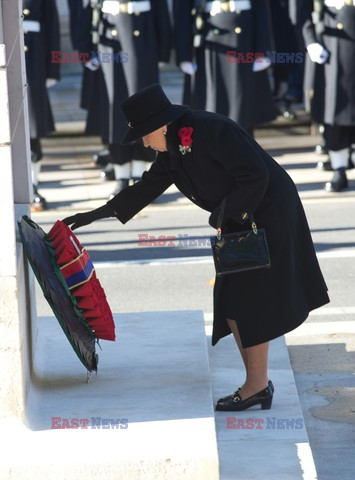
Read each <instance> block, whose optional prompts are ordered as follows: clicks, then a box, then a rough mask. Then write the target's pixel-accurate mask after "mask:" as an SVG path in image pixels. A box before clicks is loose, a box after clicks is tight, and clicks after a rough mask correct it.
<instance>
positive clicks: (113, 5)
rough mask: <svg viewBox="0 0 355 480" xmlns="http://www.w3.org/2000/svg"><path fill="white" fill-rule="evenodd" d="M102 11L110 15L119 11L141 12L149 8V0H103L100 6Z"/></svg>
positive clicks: (147, 10) (130, 13)
mask: <svg viewBox="0 0 355 480" xmlns="http://www.w3.org/2000/svg"><path fill="white" fill-rule="evenodd" d="M101 10H102V12H103V13H110V14H111V15H118V14H119V13H128V14H129V15H132V14H133V13H143V12H149V11H150V10H151V5H150V0H145V1H143V2H127V3H123V2H118V1H116V0H104V2H103V4H102V8H101Z"/></svg>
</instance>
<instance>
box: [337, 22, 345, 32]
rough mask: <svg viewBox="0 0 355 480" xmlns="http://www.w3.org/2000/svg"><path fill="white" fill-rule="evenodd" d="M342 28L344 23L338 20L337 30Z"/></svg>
mask: <svg viewBox="0 0 355 480" xmlns="http://www.w3.org/2000/svg"><path fill="white" fill-rule="evenodd" d="M343 28H344V25H343V24H342V23H340V22H339V23H337V29H338V30H343Z"/></svg>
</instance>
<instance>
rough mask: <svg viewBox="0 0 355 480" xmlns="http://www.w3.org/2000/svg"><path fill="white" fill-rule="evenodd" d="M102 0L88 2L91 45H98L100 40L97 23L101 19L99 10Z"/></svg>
mask: <svg viewBox="0 0 355 480" xmlns="http://www.w3.org/2000/svg"><path fill="white" fill-rule="evenodd" d="M102 4H103V0H90V6H91V8H92V22H91V35H92V43H93V44H94V45H98V43H99V40H100V34H99V23H100V18H101V8H102Z"/></svg>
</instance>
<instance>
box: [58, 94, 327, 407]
mask: <svg viewBox="0 0 355 480" xmlns="http://www.w3.org/2000/svg"><path fill="white" fill-rule="evenodd" d="M121 107H122V110H123V112H124V115H125V117H126V119H127V124H128V127H127V134H126V135H125V137H124V139H123V143H130V142H133V141H136V140H138V139H140V138H143V143H144V145H145V147H150V148H152V149H153V150H156V151H157V152H158V153H157V158H156V161H155V162H154V163H153V165H152V167H151V168H150V170H149V171H148V172H145V173H144V174H143V176H142V179H141V181H139V182H138V183H136V184H135V185H132V186H130V187H128V188H126V189H124V190H123V191H122V192H120V193H119V194H118V195H116V196H115V197H114V198H113V199H112V200H110V201H109V202H107V204H106V205H104V206H102V207H100V208H98V209H96V210H93V211H90V212H86V213H79V214H76V215H73V216H71V217H68V218H66V219H64V222H65V223H66V224H68V225H72V229H75V228H78V227H81V226H83V225H87V224H89V223H91V222H93V221H95V220H98V219H100V218H106V217H116V218H117V219H118V220H120V221H121V222H122V223H126V222H128V220H130V219H131V218H132V217H133V216H134V215H135V214H136V213H138V212H139V211H140V210H142V209H143V208H144V207H145V206H147V205H148V204H149V203H151V202H152V201H153V200H154V199H156V198H157V197H158V196H159V195H161V194H162V193H163V192H164V191H165V190H166V189H167V188H168V187H169V186H170V185H172V184H175V185H176V186H177V188H178V189H179V190H180V191H181V192H182V193H183V194H184V195H185V196H186V197H188V198H189V199H190V200H191V201H192V202H193V203H195V204H196V205H198V206H199V207H201V208H203V209H205V210H207V211H209V212H211V216H210V224H211V226H213V227H216V226H217V218H218V214H219V211H220V205H221V202H222V200H223V199H224V198H225V199H226V206H225V213H224V217H223V218H224V227H225V229H226V230H227V231H228V232H238V231H243V230H246V229H247V228H249V220H250V217H251V216H252V215H253V216H254V218H255V221H256V223H257V225H258V227H263V228H264V229H265V230H266V234H267V239H268V245H269V251H270V257H271V268H269V269H260V270H252V271H246V272H242V273H234V274H229V275H225V276H221V277H216V282H215V288H214V324H213V336H212V344H213V345H215V344H216V343H217V342H218V340H219V339H221V338H222V337H224V336H226V335H228V334H230V333H233V335H234V337H235V340H236V342H237V345H238V347H239V350H240V353H241V355H242V358H243V361H244V364H245V368H246V381H245V383H244V385H243V386H242V387H240V388H239V389H237V390H236V391H235V392H234V393H233V394H231V395H228V396H227V397H224V398H222V399H220V400H218V402H217V406H216V409H217V410H226V411H239V410H244V409H246V408H249V407H250V406H253V405H258V404H260V405H261V408H263V409H267V408H270V407H271V403H272V397H273V393H274V388H273V385H272V382H271V381H270V380H269V378H268V345H269V344H268V342H269V341H270V340H272V339H274V338H276V337H279V336H281V335H283V334H285V333H286V332H289V331H290V330H292V329H294V328H296V327H298V326H299V325H300V324H301V323H302V322H304V321H305V319H306V318H307V316H308V314H309V312H310V311H311V310H313V309H315V308H318V307H320V306H321V305H324V304H325V303H327V302H329V298H328V294H327V287H326V284H325V282H324V279H323V276H322V273H321V271H320V268H319V265H318V261H317V258H316V254H315V251H314V246H313V242H312V239H311V235H310V231H309V227H308V224H307V220H306V216H305V213H304V210H303V207H302V204H301V201H300V198H299V196H298V193H297V190H296V187H295V185H294V183H293V182H292V180H291V178H290V177H289V176H288V174H287V173H286V172H285V170H284V169H283V168H282V167H280V166H279V165H278V163H276V162H275V160H273V159H272V158H271V157H270V156H269V155H268V154H267V153H266V152H265V151H264V150H263V149H262V148H261V147H260V146H259V145H258V143H257V142H256V141H255V140H254V139H253V138H252V137H251V136H250V135H249V134H248V133H246V132H245V131H244V130H243V129H242V128H240V127H239V126H238V125H237V124H236V123H235V122H233V121H232V120H230V119H228V118H226V117H224V116H222V115H218V114H215V113H209V112H204V111H198V110H190V109H189V108H188V107H186V106H181V105H172V104H171V103H170V101H169V100H168V98H167V97H166V96H165V94H164V92H163V90H162V89H161V87H160V86H159V85H152V86H150V87H147V88H145V89H143V90H141V91H139V92H138V93H136V94H135V95H133V96H132V97H130V98H129V99H127V100H126V101H125V102H123V103H122V105H121Z"/></svg>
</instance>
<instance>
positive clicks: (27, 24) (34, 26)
mask: <svg viewBox="0 0 355 480" xmlns="http://www.w3.org/2000/svg"><path fill="white" fill-rule="evenodd" d="M22 25H23V31H24V32H25V33H27V32H40V31H41V24H40V23H39V22H38V21H37V20H23V22H22Z"/></svg>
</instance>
